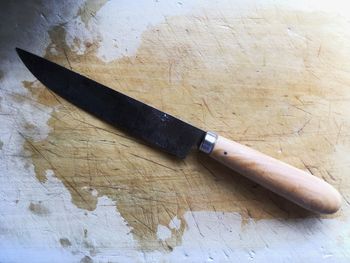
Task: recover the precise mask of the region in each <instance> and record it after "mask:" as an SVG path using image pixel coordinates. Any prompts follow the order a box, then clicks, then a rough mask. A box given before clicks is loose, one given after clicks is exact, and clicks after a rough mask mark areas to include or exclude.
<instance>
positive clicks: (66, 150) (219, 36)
mask: <svg viewBox="0 0 350 263" xmlns="http://www.w3.org/2000/svg"><path fill="white" fill-rule="evenodd" d="M185 4H186V3H185ZM198 5H199V4H198ZM103 6H104V5H103V3H101V4H100V6H95V5H85V6H83V7H81V8H80V9H79V10H80V11H79V12H80V13H78V16H80V22H79V23H81V24H79V26H85V27H86V28H87V30H88V31H89V30H90V32H93V34H92V36H93V37H83V36H80V35H79V34H78V33H77V32H79V31H78V30H77V31H74V30H72V27H74V25H71V24H69V23H68V24H58V25H55V26H53V27H51V28H50V29H49V30H48V35H49V41H48V45H47V47H46V48H45V51H44V56H45V57H46V58H48V59H50V60H53V61H55V62H57V63H59V64H61V65H64V66H65V67H67V68H71V69H72V70H74V71H77V72H79V73H82V74H84V75H86V76H89V77H90V78H92V79H94V80H96V81H98V82H101V83H103V84H105V85H107V86H109V87H111V88H114V89H116V90H119V91H122V92H124V93H125V94H128V95H130V96H133V97H135V98H137V99H139V100H142V101H144V102H146V103H148V104H151V105H153V106H155V107H157V108H159V109H161V110H163V111H166V112H168V113H170V114H172V115H175V116H177V117H179V118H181V119H183V120H185V121H188V122H191V123H192V124H194V125H196V126H198V127H200V128H202V129H205V130H212V131H216V132H218V133H220V134H222V135H224V136H226V137H228V138H230V139H233V140H236V141H238V142H240V143H243V144H245V145H248V146H251V147H253V148H255V149H257V150H259V151H262V152H264V153H267V154H269V155H271V156H273V157H276V158H278V159H281V160H283V161H285V162H288V163H290V164H292V165H294V166H296V167H299V168H301V169H303V170H305V171H308V172H310V173H312V174H314V175H315V176H317V177H321V178H323V179H324V180H326V181H327V182H328V183H330V184H331V185H333V186H334V187H335V188H337V189H338V190H339V191H340V192H341V194H342V196H343V198H344V206H343V209H342V210H341V211H340V212H338V213H337V214H335V215H333V216H329V217H321V218H319V216H318V215H315V214H311V213H309V212H307V211H305V210H303V209H301V208H299V207H297V206H295V205H293V204H292V203H290V202H288V201H286V200H284V199H282V198H280V197H278V196H276V195H274V194H272V193H271V192H269V191H267V190H265V189H263V188H262V187H260V186H258V185H256V184H254V183H252V182H250V181H248V180H246V179H244V178H243V177H242V176H240V175H238V174H235V173H234V172H232V171H230V170H229V169H227V168H225V167H223V166H221V165H220V164H217V163H216V162H215V161H212V160H210V159H209V158H207V157H206V156H205V155H203V154H198V153H196V152H193V153H191V154H190V155H189V156H188V158H186V159H185V160H177V159H174V158H172V157H170V156H167V155H165V154H163V153H162V152H159V151H157V150H155V149H152V148H150V147H148V146H147V145H145V144H143V143H142V142H140V141H135V140H134V139H133V138H131V137H129V136H128V135H126V134H124V133H123V132H122V131H120V130H118V129H116V128H113V127H111V126H108V125H106V124H105V123H103V122H101V121H99V120H97V119H95V118H94V117H92V116H90V115H88V114H86V113H85V112H83V111H81V110H79V109H77V108H76V107H74V106H73V105H71V104H69V103H68V102H66V101H65V100H63V99H61V98H60V97H58V96H56V95H54V94H53V93H51V92H50V91H49V90H47V89H45V88H44V87H43V86H42V85H41V84H40V83H39V82H38V81H35V80H34V81H28V80H23V86H24V87H25V88H26V89H27V90H28V93H27V95H26V96H23V95H21V94H16V93H14V94H12V98H13V100H14V101H15V102H16V103H18V104H19V105H20V104H21V103H23V105H24V104H26V103H29V104H31V105H36V104H39V105H40V107H45V108H51V109H53V111H52V113H51V114H50V116H49V118H48V119H47V125H48V126H49V132H48V134H47V136H45V137H44V138H40V139H38V138H35V136H32V135H33V134H35V133H36V131H37V129H38V128H37V125H35V123H30V122H27V123H23V125H22V126H21V127H22V128H21V132H20V135H21V137H22V138H23V139H24V146H23V147H24V150H23V154H24V155H25V156H27V157H28V158H29V160H30V162H31V163H32V164H33V168H34V172H35V177H36V179H35V180H38V181H39V182H40V183H41V184H42V185H45V184H46V183H47V180H48V176H49V177H50V178H51V177H52V176H53V177H55V178H57V179H58V180H59V181H60V182H62V183H63V186H64V188H65V189H66V190H68V192H69V194H70V197H68V201H71V203H73V205H74V206H76V207H77V208H79V209H82V210H83V211H87V213H90V212H89V211H91V212H93V211H95V209H97V208H96V207H97V206H98V200H99V198H101V197H104V196H105V197H108V198H109V199H110V200H112V201H115V205H114V206H113V205H112V207H111V208H110V209H113V210H116V211H117V212H118V213H119V214H120V216H121V217H122V218H123V219H124V220H125V222H126V224H127V226H128V227H129V229H130V233H131V235H132V238H133V239H134V240H136V242H137V247H138V249H140V250H141V251H144V253H147V252H150V251H161V252H160V253H161V254H160V255H165V254H167V253H172V251H173V250H174V249H175V248H176V247H178V246H182V243H183V238H184V235H185V233H186V231H188V229H191V228H193V227H195V228H196V224H197V223H196V220H197V219H198V218H197V217H200V215H201V214H200V213H207V215H208V214H209V215H213V214H215V213H216V214H217V215H220V216H224V215H225V214H229V215H233V214H235V215H240V217H241V221H240V223H239V224H240V230H237V231H238V234H242V233H244V229H245V227H247V228H251V227H253V228H254V226H258V225H259V222H269V220H272V221H271V222H275V221H273V220H276V219H277V220H278V221H282V222H295V221H293V220H294V219H296V221H297V222H300V220H301V222H303V220H306V221H305V224H306V225H307V224H309V220H313V219H316V221H318V220H321V221H320V222H321V223H320V224H321V226H322V220H326V221H324V222H334V223H335V224H337V223H336V222H338V221H339V220H340V221H342V220H346V214H347V212H346V211H348V201H347V199H348V198H350V197H349V193H350V191H349V186H350V180H349V179H348V177H347V174H348V173H349V171H350V168H349V163H350V162H349V161H350V160H349V154H348V153H349V149H350V142H349V134H348V133H349V132H348V131H349V125H350V115H349V111H348V108H349V106H350V100H349V94H350V93H349V92H350V91H349V87H350V63H349V59H350V40H349V39H350V29H349V28H350V27H349V20H348V19H347V18H346V17H344V16H336V15H334V14H333V13H331V12H328V13H327V12H322V11H317V10H316V11H313V12H310V11H305V10H302V9H292V8H287V7H285V8H277V7H270V6H269V7H267V8H256V9H248V10H243V11H242V12H237V10H235V11H232V10H234V7H232V6H229V5H227V10H226V9H225V8H223V7H220V6H218V7H216V8H213V9H211V8H208V7H206V8H203V9H200V8H198V10H196V11H191V12H189V13H186V14H180V15H173V16H172V15H167V16H166V17H165V18H164V19H162V20H161V21H160V22H159V23H155V24H152V25H148V27H147V28H145V29H144V30H143V32H142V34H141V35H140V36H139V39H138V40H137V41H138V45H137V48H136V49H135V51H134V52H132V54H129V53H128V50H125V54H124V56H123V55H122V56H119V57H117V56H116V57H115V58H113V59H106V58H104V57H103V56H101V55H99V54H100V52H101V46H102V45H103V41H102V40H101V38H102V37H103V36H104V35H103V34H104V33H103V32H102V33H101V32H100V31H99V30H97V29H96V28H95V27H94V26H93V25H94V24H97V25H98V24H99V23H102V22H101V21H102V19H108V17H106V18H104V17H103V13H101V14H100V15H98V14H99V13H98V11H99V10H100V9H101V8H103ZM130 8H131V7H130ZM86 10H90V11H91V10H93V11H91V12H90V13H91V14H92V15H89V12H87V11H86ZM96 14H97V15H96ZM95 16H96V17H97V18H96V17H95ZM94 19H95V20H94ZM140 19H142V18H140ZM130 23H132V22H131V21H130ZM75 26H76V27H77V28H79V26H77V25H75ZM117 26H119V27H120V29H119V30H120V31H123V30H125V29H123V27H122V26H121V25H117ZM115 30H116V31H118V29H115ZM70 40H71V41H70ZM118 41H120V40H119V39H116V44H115V46H114V47H112V49H117V50H118V48H119V49H121V47H120V46H118V45H119V44H120V43H118ZM125 45H126V46H127V44H125ZM130 45H131V44H130ZM131 46H134V44H132V45H131ZM126 49H127V47H126ZM82 96H84V94H82ZM18 107H19V108H20V106H18ZM23 110H25V109H24V108H23ZM116 114H118V113H116ZM4 144H6V141H5V142H4ZM50 180H51V179H50ZM21 201H23V200H21ZM28 201H29V202H30V205H29V209H30V211H31V212H32V213H34V214H35V215H39V216H45V213H46V212H47V210H46V209H49V210H52V209H53V208H52V207H46V206H45V204H44V202H41V201H40V202H39V200H34V201H32V200H28ZM62 213H65V211H64V210H63V211H62ZM198 213H199V214H198ZM191 214H192V215H193V216H192V217H193V218H194V221H191V220H189V219H188V217H190V215H191ZM220 216H218V218H217V219H213V218H212V217H210V218H211V219H208V220H207V219H205V220H204V223H202V224H203V226H204V228H205V226H207V227H208V228H211V227H213V224H212V223H213V222H215V224H219V222H221V221H220ZM203 218H206V217H205V216H204V215H202V219H203ZM198 220H199V221H201V219H200V218H199V219H198ZM206 220H207V221H206ZM291 220H292V221H291ZM332 220H334V221H332ZM191 222H192V223H191ZM236 223H237V222H235V224H236ZM81 224H84V220H83V219H82V220H81ZM215 224H214V225H215ZM225 224H226V225H227V226H226V227H227V229H226V230H222V231H227V233H229V232H230V231H231V232H232V229H231V226H230V224H233V222H231V223H230V220H228V222H226V223H225ZM271 224H272V226H273V224H276V223H271ZM300 224H301V225H303V223H300ZM327 224H328V223H327ZM203 226H202V227H203ZM202 227H199V226H198V224H197V228H198V229H197V231H198V233H199V234H198V237H195V238H194V240H195V242H204V245H203V247H204V250H205V247H206V246H208V245H206V243H205V240H208V239H209V240H212V239H213V238H214V239H215V234H213V233H212V234H211V235H207V234H204V233H206V230H203V229H202ZM89 231H90V230H89ZM237 231H236V234H237ZM86 232H88V230H86ZM214 232H215V231H214ZM84 233H85V230H84ZM261 233H263V232H261ZM115 234H116V235H118V233H115ZM257 234H258V235H259V231H258V232H257ZM330 235H332V234H330ZM337 235H338V236H337V237H339V236H341V235H342V234H339V233H338V234H337ZM247 238H248V237H247ZM62 240H63V241H62ZM67 240H68V241H67ZM96 240H97V241H96ZM96 240H95V242H96V244H97V245H95V246H94V247H95V248H94V249H95V250H96V251H97V252H96V251H95V254H94V253H91V251H90V254H89V257H90V259H91V258H93V257H94V256H96V254H97V255H98V254H99V252H98V247H99V245H98V244H99V243H98V239H97V238H96ZM200 240H204V241H200ZM276 240H278V238H276ZM295 240H298V238H295ZM310 240H313V238H312V237H310ZM343 240H344V238H343ZM62 242H63V244H62ZM74 242H75V241H74V240H71V238H70V237H69V236H67V237H61V239H60V243H61V245H62V246H63V247H65V248H67V249H70V248H71V246H72V243H74ZM220 242H221V243H220ZM223 242H224V241H223V240H221V241H219V243H218V245H215V246H218V247H220V244H223ZM319 242H320V243H319V244H321V243H322V241H319ZM259 244H260V243H259ZM223 246H227V247H228V248H231V249H232V247H231V246H230V244H228V245H227V244H226V245H223ZM251 246H252V247H254V245H251ZM316 246H317V245H316ZM320 246H321V245H320ZM335 246H336V245H335ZM339 246H340V248H339V250H342V248H341V247H342V245H339ZM96 247H97V248H96ZM101 247H102V248H103V245H100V249H101ZM234 247H235V248H237V249H242V246H240V245H237V246H236V245H235V246H234ZM248 247H249V246H248ZM258 247H260V245H258ZM331 247H332V246H331ZM185 248H186V246H185ZM332 248H333V247H332ZM76 249H77V250H78V251H79V249H80V245H76ZM228 250H229V251H230V249H228ZM163 253H164V254H163ZM227 253H228V255H229V256H230V255H232V254H234V252H232V251H231V252H227ZM264 253H267V252H264ZM300 253H301V252H300ZM301 254H302V253H301ZM249 255H250V256H251V254H249ZM290 255H291V254H290ZM344 255H346V254H344ZM253 257H254V255H253ZM194 258H196V257H194ZM219 258H220V257H219ZM214 259H215V258H214ZM190 260H191V257H190Z"/></svg>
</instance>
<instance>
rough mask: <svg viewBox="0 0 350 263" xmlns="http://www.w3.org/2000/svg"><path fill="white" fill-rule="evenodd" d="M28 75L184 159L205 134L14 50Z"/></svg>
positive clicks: (155, 110) (99, 85)
mask: <svg viewBox="0 0 350 263" xmlns="http://www.w3.org/2000/svg"><path fill="white" fill-rule="evenodd" d="M16 51H17V53H18V55H19V57H20V58H21V60H22V61H23V63H24V64H25V65H26V66H27V68H28V69H29V70H30V72H31V73H32V74H33V75H34V76H35V77H36V78H37V79H38V80H39V81H40V82H41V83H43V84H44V85H45V86H46V87H47V88H49V89H51V90H52V91H54V92H55V93H56V94H58V95H59V96H61V97H62V98H64V99H66V100H67V101H69V102H70V103H72V104H74V105H75V106H78V107H79V108H81V109H83V110H85V111H86V112H88V113H90V114H92V115H94V116H96V117H97V118H99V119H101V120H104V121H105V122H107V123H109V124H111V125H114V126H116V127H118V128H121V129H122V130H124V131H126V132H128V133H129V134H130V135H132V136H134V137H137V138H140V139H143V140H145V141H146V142H148V143H149V144H151V145H154V146H156V147H158V148H161V149H163V150H164V151H166V152H168V153H170V154H173V155H175V156H177V157H180V158H184V157H185V156H186V155H187V153H188V152H189V151H190V149H191V148H192V147H194V146H197V147H198V146H199V144H200V142H201V141H202V139H203V138H204V136H205V132H204V131H203V130H201V129H198V128H196V127H194V126H192V125H190V124H188V123H186V122H183V121H181V120H179V119H177V118H175V117H173V116H171V115H169V114H167V113H164V112H162V111H159V110H157V109H155V108H153V107H151V106H149V105H146V104H144V103H142V102H140V101H137V100H135V99H133V98H131V97H129V96H127V95H124V94H122V93H120V92H118V91H115V90H113V89H111V88H108V87H106V86H104V85H102V84H99V83H97V82H96V81H94V80H91V79H89V78H87V77H84V76H82V75H80V74H78V73H76V72H73V71H71V70H69V69H66V68H64V67H62V66H60V65H58V64H56V63H53V62H51V61H48V60H46V59H44V58H42V57H39V56H37V55H34V54H32V53H29V52H27V51H25V50H22V49H19V48H16Z"/></svg>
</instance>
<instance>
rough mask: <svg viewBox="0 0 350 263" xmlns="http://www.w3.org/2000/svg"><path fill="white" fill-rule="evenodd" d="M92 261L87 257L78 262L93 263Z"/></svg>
mask: <svg viewBox="0 0 350 263" xmlns="http://www.w3.org/2000/svg"><path fill="white" fill-rule="evenodd" d="M93 262H94V261H93V260H92V258H90V257H89V256H85V257H83V258H82V259H81V260H80V263H93Z"/></svg>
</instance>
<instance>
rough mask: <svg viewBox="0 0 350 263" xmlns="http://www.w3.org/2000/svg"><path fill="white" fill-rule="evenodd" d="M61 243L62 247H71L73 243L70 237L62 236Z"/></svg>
mask: <svg viewBox="0 0 350 263" xmlns="http://www.w3.org/2000/svg"><path fill="white" fill-rule="evenodd" d="M60 244H61V246H62V247H70V246H71V245H72V243H71V242H70V241H69V239H68V238H60Z"/></svg>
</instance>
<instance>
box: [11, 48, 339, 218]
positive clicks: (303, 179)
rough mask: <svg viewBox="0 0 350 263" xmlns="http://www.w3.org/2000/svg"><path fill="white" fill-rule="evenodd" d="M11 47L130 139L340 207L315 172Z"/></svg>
mask: <svg viewBox="0 0 350 263" xmlns="http://www.w3.org/2000/svg"><path fill="white" fill-rule="evenodd" d="M16 51H17V54H18V55H19V57H20V58H21V60H22V61H23V63H24V64H25V65H26V67H27V68H28V69H29V71H30V72H31V73H32V74H33V75H34V76H35V77H36V78H37V79H38V80H39V81H40V82H41V83H43V84H44V85H45V86H46V87H47V88H49V89H50V90H52V91H53V92H55V93H56V94H58V95H59V96H61V97H62V98H64V99H65V100H67V101H69V102H70V103H72V104H74V105H76V106H78V107H79V108H81V109H83V110H85V111H86V112H88V113H90V114H92V115H94V116H96V117H97V118H99V119H101V120H103V121H105V122H107V123H109V124H111V125H113V126H116V127H118V128H119V129H122V130H124V131H126V132H128V133H129V134H130V135H132V136H133V137H135V138H139V139H142V140H144V141H146V142H147V143H148V144H150V145H152V146H155V147H157V148H159V149H162V150H163V151H165V152H167V153H169V154H172V155H175V156H176V157H179V158H185V157H186V155H187V154H188V153H189V151H190V150H191V149H192V148H197V149H198V150H199V151H201V152H204V153H205V154H208V155H209V156H210V157H212V158H213V159H215V160H217V161H219V162H220V163H222V164H224V165H226V166H227V167H229V168H231V169H233V170H234V171H236V172H238V173H240V174H242V175H244V176H246V177H247V178H249V179H251V180H253V181H255V182H257V183H258V184H260V185H262V186H264V187H266V188H268V189H270V190H271V191H273V192H275V193H276V194H279V195H281V196H283V197H285V198H287V199H288V200H290V201H292V202H294V203H296V204H298V205H300V206H301V207H303V208H305V209H308V210H310V211H313V212H316V213H323V214H331V213H335V212H336V211H337V210H338V209H339V208H340V205H341V197H340V194H339V192H338V191H337V190H336V189H335V188H333V187H332V186H331V185H330V184H328V183H326V182H325V181H323V180H322V179H320V178H318V177H315V176H313V175H311V174H309V173H307V172H304V171H302V170H300V169H298V168H295V167H293V166H291V165H289V164H286V163H283V162H281V161H279V160H277V159H274V158H272V157H270V156H267V155H265V154H263V153H261V152H258V151H256V150H253V149H251V148H249V147H247V146H244V145H242V144H239V143H237V142H234V141H232V140H229V139H227V138H224V137H222V136H219V135H217V134H216V133H214V132H210V131H208V132H205V131H203V130H201V129H199V128H197V127H194V126H192V125H190V124H188V123H186V122H183V121H181V120H179V119H177V118H175V117H173V116H171V115H169V114H167V113H165V112H162V111H160V110H157V109H155V108H153V107H151V106H149V105H146V104H144V103H142V102H140V101H137V100H135V99H133V98H131V97H129V96H127V95H124V94H122V93H120V92H118V91H115V90H113V89H110V88H108V87H106V86H104V85H102V84H100V83H97V82H96V81H94V80H91V79H89V78H87V77H84V76H82V75H80V74H78V73H76V72H73V71H71V70H69V69H67V68H64V67H62V66H60V65H58V64H56V63H53V62H51V61H49V60H47V59H44V58H42V57H39V56H37V55H34V54H32V53H30V52H28V51H25V50H23V49H20V48H16Z"/></svg>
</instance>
